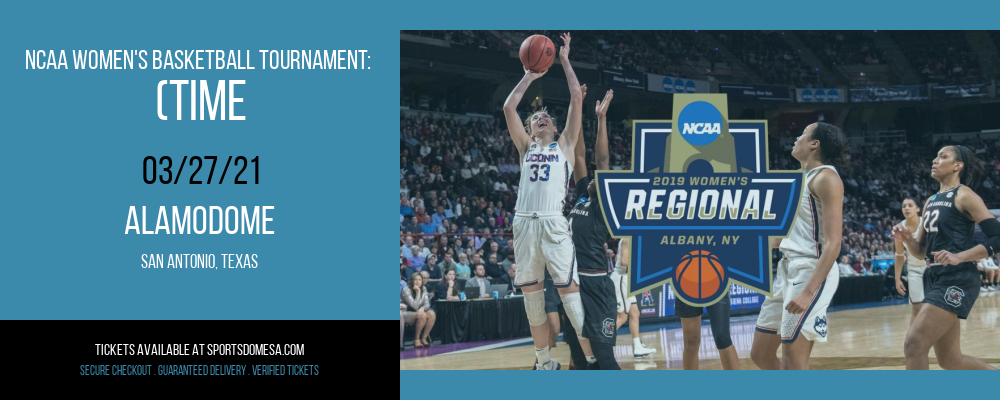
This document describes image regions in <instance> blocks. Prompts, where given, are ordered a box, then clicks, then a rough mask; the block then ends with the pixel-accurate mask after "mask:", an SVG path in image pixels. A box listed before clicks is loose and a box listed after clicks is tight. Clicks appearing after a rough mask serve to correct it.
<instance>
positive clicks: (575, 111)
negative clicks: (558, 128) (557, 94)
mask: <svg viewBox="0 0 1000 400" xmlns="http://www.w3.org/2000/svg"><path fill="white" fill-rule="evenodd" d="M561 37H562V40H563V46H562V47H560V48H559V62H561V63H562V66H563V72H565V73H566V83H567V84H568V85H569V98H570V102H569V113H568V115H567V116H566V127H565V128H563V133H562V136H561V137H559V147H561V148H562V149H563V153H574V154H566V157H569V159H571V160H574V159H575V153H576V151H575V150H576V142H577V140H579V139H580V126H581V125H582V124H583V89H581V88H580V81H579V80H577V79H576V72H573V65H572V64H570V62H569V42H570V40H571V38H570V34H569V33H564V34H562V36H561Z"/></svg>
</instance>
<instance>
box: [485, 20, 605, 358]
mask: <svg viewBox="0 0 1000 400" xmlns="http://www.w3.org/2000/svg"><path fill="white" fill-rule="evenodd" d="M570 39H571V38H570V35H569V33H564V34H563V35H562V40H563V46H562V47H561V48H560V49H559V60H560V62H561V63H562V67H563V72H565V74H566V81H567V83H568V84H569V92H570V106H569V112H568V116H567V118H566V126H565V129H564V130H563V134H562V135H561V136H560V137H559V140H558V141H556V140H555V136H556V133H557V132H556V127H555V121H554V120H553V119H552V117H551V116H550V115H549V114H548V113H547V112H546V111H545V110H544V109H543V110H541V111H539V112H536V113H534V114H532V115H531V116H529V117H528V119H526V120H525V121H524V125H523V126H522V125H521V118H520V116H519V115H518V114H517V105H518V104H519V103H520V102H521V98H522V97H523V96H524V92H525V91H526V90H527V89H528V85H530V84H531V82H533V81H534V80H536V79H538V78H540V77H542V75H544V74H545V72H544V71H543V72H531V71H530V70H528V69H527V68H525V71H524V77H523V78H522V79H521V82H519V83H518V84H517V86H516V87H514V90H513V91H512V92H511V93H510V95H509V96H508V97H507V101H506V102H504V106H503V110H504V116H505V117H506V119H507V129H508V131H510V138H511V140H513V141H514V146H515V147H517V152H518V154H519V155H520V157H521V180H520V185H519V186H518V187H519V189H518V190H519V192H518V194H517V203H516V206H515V214H514V222H513V225H514V254H515V258H516V259H517V266H518V269H517V271H516V276H515V278H514V286H516V287H520V288H521V289H522V290H523V291H524V309H525V312H526V313H527V317H528V324H529V325H531V338H532V340H533V341H534V344H535V357H536V359H537V361H536V364H537V365H536V369H539V370H554V369H559V367H560V365H559V363H558V362H556V361H554V360H552V358H551V357H550V356H549V343H548V340H549V338H548V336H549V327H548V323H547V321H546V315H545V294H544V291H543V290H542V289H543V286H544V284H543V280H544V270H545V269H546V268H547V269H548V271H549V273H550V274H551V275H552V280H553V282H554V283H555V286H556V289H557V290H558V292H559V295H560V297H561V298H562V301H563V307H564V308H565V309H566V315H567V317H569V320H570V324H572V325H573V328H574V329H575V330H576V331H577V332H582V328H583V320H584V313H583V304H582V303H581V301H580V288H579V286H577V284H576V277H575V275H576V270H575V269H574V264H575V262H574V259H573V257H574V255H573V238H572V237H570V233H569V226H568V224H567V221H566V218H565V217H564V216H563V213H562V209H563V204H564V202H565V201H566V191H567V190H568V188H569V171H570V168H571V167H572V161H573V157H574V155H575V154H574V150H575V148H576V141H577V140H579V136H580V127H581V116H582V107H583V93H582V91H581V89H580V82H579V81H578V80H577V78H576V73H574V72H573V66H572V65H571V64H570V62H569V51H570ZM532 138H534V140H533V139H532ZM580 345H581V347H583V349H584V352H585V353H589V354H590V355H593V354H592V353H590V351H589V350H590V346H589V343H587V341H586V340H581V341H580Z"/></svg>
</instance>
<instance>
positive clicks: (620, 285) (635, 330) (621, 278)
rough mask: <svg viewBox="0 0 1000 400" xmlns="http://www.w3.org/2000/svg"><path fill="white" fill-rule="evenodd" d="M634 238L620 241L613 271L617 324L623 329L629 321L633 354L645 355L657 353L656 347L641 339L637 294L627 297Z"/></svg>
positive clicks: (637, 355) (612, 279)
mask: <svg viewBox="0 0 1000 400" xmlns="http://www.w3.org/2000/svg"><path fill="white" fill-rule="evenodd" d="M631 245H632V240H631V239H629V238H623V239H622V240H619V241H618V253H616V256H615V270H614V271H613V272H611V281H612V282H614V285H615V300H616V301H615V302H616V303H617V304H618V321H617V322H616V324H615V326H617V327H618V328H619V329H621V327H622V325H624V324H625V321H626V320H627V321H628V332H629V334H631V335H632V356H633V357H645V356H648V355H650V354H653V353H656V349H650V348H646V346H643V345H642V342H641V341H639V306H637V305H636V303H637V302H636V299H635V296H631V297H626V295H627V294H628V289H627V288H626V287H625V286H626V285H627V284H628V282H627V281H626V279H627V278H628V267H629V263H630V262H631V258H630V256H631V254H632V247H631Z"/></svg>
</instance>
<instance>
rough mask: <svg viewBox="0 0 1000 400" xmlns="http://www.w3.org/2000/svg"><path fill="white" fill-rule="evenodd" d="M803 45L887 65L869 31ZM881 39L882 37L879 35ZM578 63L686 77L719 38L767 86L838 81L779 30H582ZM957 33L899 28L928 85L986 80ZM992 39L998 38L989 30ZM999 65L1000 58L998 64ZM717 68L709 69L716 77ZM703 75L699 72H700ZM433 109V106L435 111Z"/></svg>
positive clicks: (833, 59) (518, 35) (843, 61)
mask: <svg viewBox="0 0 1000 400" xmlns="http://www.w3.org/2000/svg"><path fill="white" fill-rule="evenodd" d="M402 33H404V34H410V35H418V36H423V37H430V38H434V39H440V40H444V41H446V42H448V43H450V44H451V45H454V46H463V47H474V48H478V49H482V50H488V51H496V52H502V53H510V52H512V51H517V50H518V49H519V47H520V45H521V43H520V42H518V40H520V39H523V38H524V37H527V36H530V35H533V34H542V35H545V36H548V37H549V38H550V39H552V40H553V43H555V45H556V46H557V48H558V46H560V45H561V42H560V41H559V40H558V36H559V34H560V33H562V31H545V30H541V31H538V30H535V31H498V32H497V34H494V33H492V32H490V31H402ZM796 34H797V35H799V36H800V37H801V38H802V40H803V41H804V42H805V43H806V44H807V45H808V46H809V48H810V49H811V50H812V51H813V53H815V54H816V55H817V56H818V57H819V58H820V60H821V61H822V62H823V63H824V64H826V65H827V66H828V67H833V66H836V65H876V64H884V63H886V60H885V58H884V55H883V54H882V53H881V51H879V49H878V48H877V46H876V45H875V42H874V40H873V38H872V36H871V34H870V33H869V32H868V31H797V32H796ZM874 34H879V33H877V32H876V33H874ZM573 35H574V36H573V37H574V39H578V40H574V42H573V59H574V60H575V61H580V62H585V63H591V64H596V65H598V66H599V67H602V68H611V69H619V70H625V71H634V72H650V73H656V74H662V75H672V76H676V75H685V73H684V70H683V69H682V65H683V63H684V62H685V61H695V62H708V63H709V64H710V65H714V63H715V62H718V61H723V60H722V58H723V57H722V56H721V53H720V49H719V48H718V47H714V46H712V45H711V44H709V42H708V41H707V40H703V39H704V36H705V35H714V36H715V37H716V38H717V39H719V41H720V42H722V43H723V45H724V46H725V48H726V49H727V50H728V51H729V52H731V53H732V55H733V56H735V58H737V59H739V60H740V61H742V62H743V64H745V65H746V66H747V67H748V68H750V69H751V70H752V71H753V72H755V73H756V74H757V75H758V76H760V77H761V79H763V80H764V81H765V83H773V84H790V85H795V86H798V87H816V86H828V85H831V84H836V82H822V81H821V80H820V75H819V74H818V73H817V72H818V71H817V69H816V67H813V66H810V65H808V64H807V63H805V62H804V61H803V60H802V58H801V57H800V54H799V53H800V51H799V50H797V49H794V48H792V47H791V46H790V45H789V44H788V42H786V41H785V40H784V39H783V38H782V37H781V36H782V35H784V32H782V31H718V32H699V31H612V30H609V31H577V32H573ZM963 35H964V34H963V33H962V32H959V31H898V32H895V33H894V34H893V36H892V37H893V38H894V39H895V40H896V43H897V45H898V46H899V47H900V49H901V50H903V52H904V54H905V56H906V57H907V59H908V61H909V62H910V64H911V65H912V66H913V68H914V69H915V70H916V72H917V73H918V74H920V75H921V76H922V77H923V78H924V79H925V80H926V81H927V82H933V83H942V84H964V83H982V82H984V81H985V77H984V76H983V74H982V71H981V70H980V65H979V59H978V57H977V55H976V53H975V52H974V51H973V50H972V48H971V47H970V46H969V45H968V41H967V39H966V38H965V37H964V36H963ZM992 38H993V40H994V41H995V42H1000V34H996V33H992ZM997 61H1000V60H997ZM713 69H714V67H709V68H707V69H706V70H705V71H704V75H711V74H712V70H713ZM699 73H700V71H699ZM432 107H433V106H432Z"/></svg>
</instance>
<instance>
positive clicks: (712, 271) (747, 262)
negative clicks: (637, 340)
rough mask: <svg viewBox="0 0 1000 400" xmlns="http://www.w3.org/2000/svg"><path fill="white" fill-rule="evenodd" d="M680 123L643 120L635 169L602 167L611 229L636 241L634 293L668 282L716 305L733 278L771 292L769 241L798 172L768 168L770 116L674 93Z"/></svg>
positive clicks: (791, 204) (794, 196) (693, 299)
mask: <svg viewBox="0 0 1000 400" xmlns="http://www.w3.org/2000/svg"><path fill="white" fill-rule="evenodd" d="M673 115H675V116H677V119H676V121H669V120H663V121H660V120H637V121H635V122H634V126H633V140H632V144H633V150H634V151H633V152H632V154H634V156H633V160H632V168H633V169H632V170H630V171H598V172H597V185H598V192H599V194H600V196H598V197H599V198H600V201H601V207H602V208H603V210H604V216H605V218H606V219H607V222H608V226H609V227H610V229H611V233H612V235H614V236H615V237H626V236H628V237H632V238H633V239H632V244H631V245H632V249H631V250H632V252H631V254H632V260H631V261H632V264H631V265H633V266H634V267H633V268H631V269H630V270H629V279H628V281H629V292H630V293H632V294H635V293H639V292H642V291H645V290H648V289H649V288H651V287H655V286H658V285H662V284H664V283H667V282H669V283H670V284H671V285H672V287H673V291H674V293H675V294H676V296H677V298H679V299H681V300H682V301H684V302H685V303H688V304H690V305H694V306H706V305H711V304H714V303H715V302H717V301H719V299H721V298H722V297H723V296H724V295H725V293H726V291H727V289H728V288H729V285H730V283H737V284H740V285H742V286H744V287H746V288H748V289H751V290H754V291H757V292H760V293H763V294H766V295H770V293H771V289H772V274H771V268H770V262H771V261H770V260H771V256H770V251H769V248H768V238H769V237H775V236H777V237H783V236H787V234H788V230H789V229H790V228H791V226H792V222H793V221H794V219H795V213H794V212H793V211H794V209H795V207H797V206H798V202H799V196H800V194H801V193H800V192H801V185H802V179H803V175H802V172H801V171H769V170H768V168H767V159H768V158H767V123H766V121H728V117H727V115H728V105H727V104H726V95H725V94H678V95H674V110H673Z"/></svg>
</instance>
